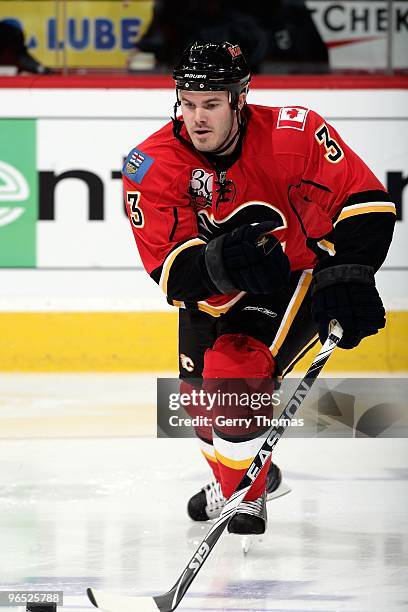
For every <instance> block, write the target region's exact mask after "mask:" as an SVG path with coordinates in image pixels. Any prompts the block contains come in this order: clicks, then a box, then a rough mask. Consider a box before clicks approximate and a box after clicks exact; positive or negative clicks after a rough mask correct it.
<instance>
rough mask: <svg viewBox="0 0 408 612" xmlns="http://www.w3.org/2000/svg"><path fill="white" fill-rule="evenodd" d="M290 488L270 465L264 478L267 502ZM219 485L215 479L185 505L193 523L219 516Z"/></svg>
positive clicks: (222, 497) (275, 467) (223, 499)
mask: <svg viewBox="0 0 408 612" xmlns="http://www.w3.org/2000/svg"><path fill="white" fill-rule="evenodd" d="M289 492H290V488H289V487H288V485H286V484H285V483H284V482H282V473H281V471H280V469H279V468H278V466H277V465H276V464H275V463H271V465H270V468H269V470H268V475H267V478H266V494H267V501H270V500H271V499H275V498H277V497H281V496H282V495H286V493H289ZM225 501H226V500H225V497H224V496H223V494H222V491H221V485H220V483H219V482H217V481H216V480H215V478H214V479H213V480H212V481H211V482H210V483H208V484H207V485H205V486H204V487H203V488H202V489H201V491H199V492H198V493H196V494H195V495H193V497H192V498H191V499H190V501H189V502H188V505H187V513H188V515H189V517H190V518H191V519H192V520H193V521H210V520H212V519H216V518H218V517H219V516H220V514H221V511H222V509H223V508H224V506H225Z"/></svg>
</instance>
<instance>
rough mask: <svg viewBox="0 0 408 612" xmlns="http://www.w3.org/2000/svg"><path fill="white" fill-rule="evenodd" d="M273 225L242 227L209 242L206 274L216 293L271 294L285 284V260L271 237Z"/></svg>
mask: <svg viewBox="0 0 408 612" xmlns="http://www.w3.org/2000/svg"><path fill="white" fill-rule="evenodd" d="M275 228H276V225H275V223H272V222H269V221H265V222H263V223H258V224H257V225H242V226H241V227H238V228H236V229H234V230H233V231H232V232H230V233H228V234H223V235H222V236H219V237H218V238H214V239H213V240H211V241H210V242H209V243H208V245H207V248H206V251H205V264H206V267H207V271H208V274H209V276H210V278H211V280H212V282H213V283H214V285H215V286H216V287H217V289H218V290H219V291H220V293H224V294H225V293H232V292H233V291H236V290H237V289H239V290H241V291H247V292H248V293H259V294H267V293H273V292H275V291H276V290H278V289H280V288H281V287H282V286H284V285H287V283H288V282H289V276H290V264H289V259H288V257H287V256H286V255H285V253H284V252H283V250H282V247H281V245H280V243H279V240H277V238H275V236H273V235H272V234H268V235H265V234H266V233H267V232H271V231H272V230H274V229H275Z"/></svg>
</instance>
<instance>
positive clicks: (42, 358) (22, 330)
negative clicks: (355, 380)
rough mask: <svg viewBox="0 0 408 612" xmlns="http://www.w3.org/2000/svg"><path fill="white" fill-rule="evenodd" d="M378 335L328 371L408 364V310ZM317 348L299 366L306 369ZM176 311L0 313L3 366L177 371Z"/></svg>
mask: <svg viewBox="0 0 408 612" xmlns="http://www.w3.org/2000/svg"><path fill="white" fill-rule="evenodd" d="M387 318H388V323H387V326H386V328H385V329H384V330H382V331H381V332H379V333H378V334H377V335H376V336H372V337H370V338H366V339H365V340H364V341H363V342H362V343H361V345H360V346H359V347H357V348H356V349H354V350H351V351H342V350H338V351H336V354H335V355H334V356H333V357H332V359H331V360H330V362H329V364H328V366H327V370H328V371H334V372H335V371H343V372H344V371H361V372H367V371H374V372H375V371H390V372H401V371H407V370H408V354H407V346H408V313H407V312H389V313H388V315H387ZM312 354H313V353H312V352H310V354H309V355H307V356H306V357H304V358H303V360H302V361H301V362H299V364H298V366H297V371H302V370H305V369H307V367H308V366H309V365H310V362H311V359H312ZM177 368H178V365H177V313H176V312H149V313H147V312H111V313H108V312H71V313H61V312H60V313H58V312H51V313H44V312H31V313H30V312H28V313H25V312H20V313H16V312H14V313H6V312H4V313H1V314H0V371H3V372H30V371H32V372H36V371H37V372H42V371H44V372H64V371H69V372H70V371H72V372H86V371H101V372H103V371H108V372H110V371H111V372H132V371H141V372H151V371H157V370H168V371H173V372H176V371H177Z"/></svg>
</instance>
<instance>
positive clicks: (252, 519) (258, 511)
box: [228, 492, 268, 536]
mask: <svg viewBox="0 0 408 612" xmlns="http://www.w3.org/2000/svg"><path fill="white" fill-rule="evenodd" d="M267 521H268V515H267V511H266V492H264V493H262V495H261V496H260V497H258V498H257V499H255V500H254V501H243V502H241V503H240V504H239V506H238V510H237V512H236V514H234V516H233V517H232V519H231V520H230V522H229V523H228V531H229V533H236V534H238V535H243V536H246V535H262V534H263V533H265V530H266V524H267Z"/></svg>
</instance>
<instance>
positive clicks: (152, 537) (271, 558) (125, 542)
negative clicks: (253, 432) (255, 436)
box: [0, 375, 408, 612]
mask: <svg viewBox="0 0 408 612" xmlns="http://www.w3.org/2000/svg"><path fill="white" fill-rule="evenodd" d="M10 380H12V381H16V380H17V378H16V377H12V378H11V379H10ZM25 380H26V379H25V378H24V377H22V378H21V380H20V383H19V387H18V388H17V387H16V388H15V395H16V396H18V397H19V398H20V400H19V402H17V404H16V405H17V408H16V410H19V409H20V408H19V406H20V407H21V403H22V402H21V393H22V392H23V390H24V389H22V386H21V385H22V384H23V386H24V381H25ZM50 380H52V381H53V382H52V385H51V388H52V389H54V392H53V393H51V392H50V391H47V378H46V377H44V376H43V377H42V378H41V381H42V383H41V389H42V394H43V397H46V396H47V394H48V397H49V398H52V397H55V380H56V379H55V377H54V378H52V377H51V378H50ZM78 380H80V381H83V378H81V377H79V378H78ZM105 380H106V379H105V377H104V376H101V377H100V389H101V393H102V392H103V388H104V381H105ZM118 380H119V381H121V382H122V383H123V380H127V381H128V379H124V378H123V377H122V378H121V377H119V378H118ZM143 380H144V379H140V381H143ZM21 381H23V383H22V382H21ZM58 381H59V387H58V388H59V392H60V394H63V393H62V392H63V389H64V387H63V385H64V377H63V375H61V376H60V377H59V378H58ZM109 381H110V382H109V385H108V388H111V385H112V379H111V378H109ZM128 382H129V381H128ZM145 382H146V381H145ZM0 383H2V384H3V385H6V383H5V378H4V377H1V380H0ZM65 384H66V395H70V394H71V395H72V393H73V389H74V388H75V377H73V376H69V377H67V378H66V381H65ZM80 384H83V383H80ZM61 385H62V387H61ZM12 387H13V385H12V384H11V383H9V385H8V386H7V394H8V397H9V398H10V397H11V396H12V395H13V388H12ZM29 388H31V389H32V384H31V386H30V387H29ZM80 388H81V387H78V389H80ZM126 388H127V389H128V393H129V394H130V396H129V400H128V401H129V402H131V401H132V387H131V385H129V384H127V385H126ZM28 393H29V389H26V394H28ZM77 393H78V395H80V393H79V392H77ZM122 393H123V396H118V400H120V401H119V404H118V405H120V402H123V401H125V400H124V397H125V396H124V391H123V384H122ZM84 401H85V400H84ZM95 401H97V398H95V397H94V403H95ZM27 402H29V398H28V395H27ZM109 404H110V405H111V402H109ZM8 406H10V405H8ZM3 407H4V412H3ZM3 407H2V405H1V402H0V429H1V427H2V422H3V417H4V422H6V421H7V428H6V431H7V435H6V436H4V437H3V435H2V434H1V433H0V438H1V439H0V591H1V590H5V589H14V590H15V589H23V590H44V589H50V590H63V591H64V597H65V605H64V607H63V610H67V611H68V610H72V611H75V612H84V611H85V610H91V609H93V608H92V606H91V604H90V603H89V602H88V601H87V599H86V597H85V590H86V587H87V586H93V587H95V588H97V589H103V590H107V591H111V592H117V593H120V594H122V595H140V596H151V595H155V594H158V593H162V592H164V591H166V590H168V589H169V588H170V587H171V586H172V585H173V583H174V581H175V579H176V578H177V577H178V575H179V574H180V573H181V571H182V569H183V568H184V566H185V564H186V562H187V561H188V559H189V558H190V556H191V554H192V553H193V552H194V550H195V548H196V546H197V545H198V543H199V541H201V539H202V537H203V536H204V534H205V532H206V529H207V528H208V527H207V526H206V525H205V524H194V523H192V522H191V521H189V519H188V518H187V516H186V513H185V506H186V501H187V499H188V498H189V496H190V495H192V494H193V493H195V492H196V491H197V490H198V489H199V488H200V486H201V485H202V484H203V483H204V482H205V480H206V479H207V476H208V471H207V468H206V466H205V463H204V461H203V460H202V458H201V457H200V455H199V453H198V450H197V446H196V443H195V441H194V440H184V439H182V440H157V439H154V438H152V437H137V436H129V437H113V436H111V434H110V432H109V431H106V432H105V435H104V437H102V436H100V437H82V438H79V437H71V438H63V437H58V438H53V437H44V438H37V439H34V438H33V439H30V438H29V437H24V438H19V437H18V436H13V435H12V434H11V433H10V432H11V430H10V427H11V426H10V420H9V416H10V413H9V407H8V408H7V406H4V404H3ZM6 408H7V410H6ZM43 408H44V406H43V405H42V404H41V403H40V404H38V403H33V404H32V411H33V413H35V412H37V413H39V412H40V411H41V410H43ZM46 408H47V413H48V411H49V409H50V406H49V405H47V406H46ZM57 408H58V406H57ZM66 410H67V405H65V408H64V412H63V413H60V412H57V414H59V415H60V417H59V418H60V419H61V426H63V424H64V419H66V418H67V415H66ZM91 412H92V411H91ZM32 416H33V414H31V417H32ZM26 418H28V417H27V415H26ZM275 460H276V462H277V463H278V464H279V466H280V467H281V468H282V470H283V472H284V476H285V480H286V481H287V482H288V483H289V484H290V486H291V487H292V492H291V493H290V494H289V495H287V496H285V497H283V498H280V499H278V500H275V501H272V502H270V504H269V526H268V531H267V534H266V535H265V536H264V537H263V538H262V541H256V542H255V544H254V546H253V548H251V550H250V552H249V554H248V555H247V556H246V557H244V555H243V554H242V552H241V542H240V539H239V538H235V537H234V536H229V535H228V534H226V535H225V536H223V537H222V538H221V540H220V541H219V543H218V544H217V546H216V548H215V550H214V552H213V553H212V555H211V556H210V558H209V559H208V561H207V563H206V564H205V566H204V568H203V570H202V571H201V572H200V574H199V576H198V577H197V579H196V580H195V582H194V583H193V585H192V587H191V589H190V591H189V593H188V594H187V595H186V597H185V599H184V600H183V602H182V604H181V605H180V607H179V609H180V611H182V610H190V611H192V610H194V611H203V612H204V611H210V610H223V611H228V612H233V611H244V610H245V611H251V612H253V611H268V612H272V611H274V612H279V611H281V610H282V611H291V612H313V611H316V612H337V611H343V610H344V611H348V612H397V611H398V612H399V611H401V612H402V611H403V610H406V609H407V608H408V587H407V584H408V568H407V560H408V512H407V509H408V445H407V441H406V440H404V439H309V440H307V439H287V440H285V439H282V440H281V441H280V442H279V444H278V447H277V450H276V453H275ZM3 609H4V610H5V611H7V610H10V612H12V610H14V611H15V610H18V608H3ZM21 610H22V608H21Z"/></svg>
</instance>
